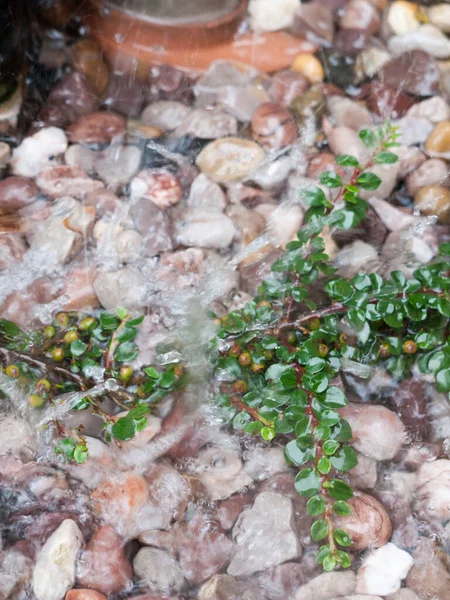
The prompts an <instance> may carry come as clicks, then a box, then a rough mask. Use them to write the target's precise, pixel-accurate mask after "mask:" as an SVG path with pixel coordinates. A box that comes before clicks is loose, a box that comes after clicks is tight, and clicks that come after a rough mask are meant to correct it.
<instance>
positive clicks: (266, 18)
mask: <svg viewBox="0 0 450 600" xmlns="http://www.w3.org/2000/svg"><path fill="white" fill-rule="evenodd" d="M298 5H299V3H298V0H279V2H278V3H277V4H274V3H273V2H272V1H271V0H250V5H249V7H248V10H249V15H250V25H251V27H252V29H253V30H254V31H277V30H279V29H285V28H286V27H290V26H291V25H292V23H293V21H294V17H295V12H296V10H297V8H298Z"/></svg>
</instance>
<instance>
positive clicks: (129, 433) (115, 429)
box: [111, 417, 135, 441]
mask: <svg viewBox="0 0 450 600" xmlns="http://www.w3.org/2000/svg"><path fill="white" fill-rule="evenodd" d="M111 433H112V435H113V436H114V437H115V438H116V439H118V440H121V441H127V440H131V439H132V438H133V437H134V434H135V425H134V422H133V419H130V418H129V417H122V418H120V419H119V420H118V421H116V422H115V423H114V425H113V426H112V428H111Z"/></svg>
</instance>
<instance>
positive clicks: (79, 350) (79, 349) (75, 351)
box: [70, 340, 87, 356]
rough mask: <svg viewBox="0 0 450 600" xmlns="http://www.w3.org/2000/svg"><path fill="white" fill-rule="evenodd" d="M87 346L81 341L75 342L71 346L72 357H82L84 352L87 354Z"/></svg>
mask: <svg viewBox="0 0 450 600" xmlns="http://www.w3.org/2000/svg"><path fill="white" fill-rule="evenodd" d="M86 349H87V344H85V343H84V342H82V341H81V340H74V341H73V342H71V344H70V353H71V354H72V356H81V355H82V354H83V353H84V352H86Z"/></svg>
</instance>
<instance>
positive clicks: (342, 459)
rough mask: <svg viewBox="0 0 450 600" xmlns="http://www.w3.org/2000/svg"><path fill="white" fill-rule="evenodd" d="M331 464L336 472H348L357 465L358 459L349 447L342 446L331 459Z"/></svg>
mask: <svg viewBox="0 0 450 600" xmlns="http://www.w3.org/2000/svg"><path fill="white" fill-rule="evenodd" d="M331 464H332V465H333V467H334V468H335V469H337V470H338V471H350V470H351V469H353V468H354V467H356V465H357V464H358V457H357V455H356V452H355V451H354V450H353V448H352V447H351V446H342V448H341V449H340V450H339V452H337V453H336V454H335V455H334V456H332V457H331Z"/></svg>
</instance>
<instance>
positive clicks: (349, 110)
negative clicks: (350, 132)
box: [327, 96, 373, 131]
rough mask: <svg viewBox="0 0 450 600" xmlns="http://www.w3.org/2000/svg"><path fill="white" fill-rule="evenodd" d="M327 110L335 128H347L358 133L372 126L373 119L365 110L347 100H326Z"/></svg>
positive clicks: (332, 98) (336, 97) (361, 106)
mask: <svg viewBox="0 0 450 600" xmlns="http://www.w3.org/2000/svg"><path fill="white" fill-rule="evenodd" d="M327 105H328V110H329V112H330V116H331V118H332V119H333V122H334V124H335V125H336V126H337V127H341V126H342V127H349V128H351V129H354V130H355V131H359V130H360V129H363V128H364V127H369V126H371V125H372V124H373V119H372V116H371V114H370V112H369V111H368V110H367V108H366V107H365V106H363V105H361V104H358V103H357V102H353V101H352V100H350V99H349V98H341V97H340V96H331V98H328V100H327Z"/></svg>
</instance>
